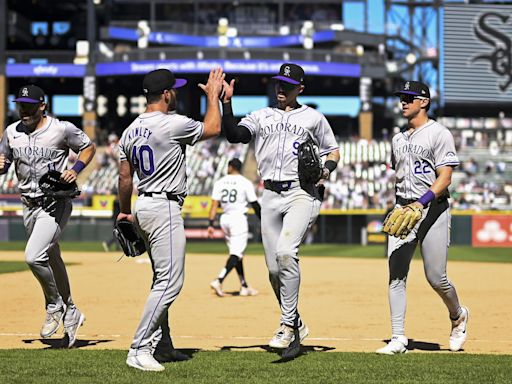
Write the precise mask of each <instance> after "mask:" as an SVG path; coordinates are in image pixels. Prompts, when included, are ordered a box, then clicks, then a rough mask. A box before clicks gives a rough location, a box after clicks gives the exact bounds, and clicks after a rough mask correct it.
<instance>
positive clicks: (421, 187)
mask: <svg viewBox="0 0 512 384" xmlns="http://www.w3.org/2000/svg"><path fill="white" fill-rule="evenodd" d="M391 160H392V166H393V168H394V169H395V171H396V193H397V197H401V198H404V199H406V200H409V201H413V200H417V199H419V198H420V197H421V196H422V195H423V194H424V193H426V192H427V190H428V189H429V188H430V187H431V186H432V184H434V182H435V180H436V179H437V176H436V172H435V171H436V169H438V168H440V167H444V166H452V167H455V166H457V165H458V164H459V160H458V158H457V154H456V151H455V145H454V141H453V136H452V134H451V132H450V131H449V130H448V129H447V128H446V127H444V126H442V125H441V124H439V123H437V122H436V121H434V120H428V121H427V123H425V124H424V125H423V126H421V127H419V128H416V129H415V130H414V131H413V132H412V133H407V132H401V133H398V134H396V135H395V136H394V137H393V141H392V159H391ZM450 220H451V216H450V208H449V201H448V199H447V198H446V196H442V197H438V198H436V199H434V200H433V201H432V202H431V203H430V204H429V205H428V207H426V208H425V209H424V212H423V217H422V219H421V220H420V221H419V222H418V224H417V225H416V226H415V227H414V228H413V230H412V232H411V233H410V234H409V235H408V236H407V238H405V239H400V238H396V237H393V236H389V242H388V257H389V275H390V276H389V304H390V309H391V328H392V334H393V336H395V335H405V309H406V283H407V274H408V272H409V264H410V262H411V259H412V257H413V255H414V251H415V249H416V245H417V244H418V243H419V244H420V248H421V256H422V258H423V263H424V268H425V275H426V277H427V280H428V282H429V283H430V285H431V286H432V288H433V289H434V290H435V291H436V292H437V293H438V294H439V296H440V297H441V298H442V300H443V302H444V304H445V306H446V307H447V309H448V312H449V314H450V317H451V318H453V319H455V318H457V317H458V316H459V315H460V313H461V311H462V310H461V306H460V304H459V299H458V296H457V292H456V290H455V287H454V286H453V284H452V283H451V282H450V280H449V279H448V277H447V275H446V263H447V257H448V246H449V244H450Z"/></svg>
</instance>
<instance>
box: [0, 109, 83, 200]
mask: <svg viewBox="0 0 512 384" xmlns="http://www.w3.org/2000/svg"><path fill="white" fill-rule="evenodd" d="M89 145H91V140H90V139H89V137H87V135H86V134H85V133H84V132H83V131H82V130H80V129H78V128H77V127H76V126H75V125H73V124H72V123H70V122H68V121H60V120H58V119H56V118H54V117H49V116H48V117H47V118H46V124H45V125H44V127H42V128H39V129H37V130H35V131H34V132H32V133H30V134H26V133H25V130H24V127H23V126H22V125H21V124H20V121H17V122H15V123H13V124H11V125H9V126H8V127H7V128H6V130H5V132H4V136H3V137H2V141H1V142H0V153H3V154H5V156H6V161H7V162H9V163H14V165H15V167H16V176H17V177H18V187H19V190H20V192H21V194H22V195H24V196H27V197H32V198H33V197H38V196H42V195H43V192H42V191H41V190H40V189H39V179H40V178H41V176H43V175H44V174H45V173H47V172H48V171H49V170H57V171H59V172H62V171H64V170H65V169H66V167H67V164H68V156H69V149H72V150H73V151H74V152H76V153H78V152H80V151H81V150H82V149H84V148H86V147H88V146H89Z"/></svg>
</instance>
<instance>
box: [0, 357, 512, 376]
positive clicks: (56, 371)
mask: <svg viewBox="0 0 512 384" xmlns="http://www.w3.org/2000/svg"><path fill="white" fill-rule="evenodd" d="M125 359H126V351H114V350H101V351H99V350H98V351H91V350H77V349H75V350H0V382H2V383H38V384H43V383H51V384H55V383H87V384H89V383H101V384H107V383H138V384H145V383H152V384H153V383H155V384H157V383H222V384H227V383H376V384H377V383H378V384H381V383H390V384H391V383H392V384H396V383H450V384H456V383H464V384H467V383H497V384H498V383H510V377H512V356H510V355H506V356H504V355H501V356H497V355H470V354H448V353H436V352H432V353H409V354H406V355H400V356H377V355H375V354H370V353H339V352H338V353H336V352H335V353H323V352H310V353H306V354H304V355H302V356H299V357H298V358H297V359H295V360H293V361H289V362H286V363H282V364H276V363H275V362H276V361H278V360H279V356H278V355H277V354H275V353H265V352H232V351H222V352H198V353H195V354H194V355H193V358H192V359H191V360H190V361H187V362H181V363H168V364H165V366H166V370H165V371H163V372H142V371H138V370H135V369H133V368H129V367H127V366H126V365H125Z"/></svg>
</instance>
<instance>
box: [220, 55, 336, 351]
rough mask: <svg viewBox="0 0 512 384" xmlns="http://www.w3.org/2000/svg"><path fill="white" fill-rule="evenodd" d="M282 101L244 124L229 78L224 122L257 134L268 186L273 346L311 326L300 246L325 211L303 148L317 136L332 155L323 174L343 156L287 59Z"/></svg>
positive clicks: (240, 132) (240, 133)
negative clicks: (306, 177)
mask: <svg viewBox="0 0 512 384" xmlns="http://www.w3.org/2000/svg"><path fill="white" fill-rule="evenodd" d="M273 78H274V80H275V92H276V97H277V106H276V107H275V108H270V107H268V108H262V109H259V110H257V111H254V112H252V113H250V114H249V115H247V116H245V117H244V118H243V119H242V120H241V121H240V122H239V123H238V124H237V122H236V120H235V118H234V116H233V111H232V107H231V97H232V96H233V91H234V84H235V82H234V80H232V81H231V83H230V84H227V82H224V96H223V104H222V105H223V117H222V122H223V125H224V130H225V133H226V138H227V139H228V141H229V142H231V143H249V142H250V141H251V140H253V139H254V143H255V151H256V161H257V164H258V171H259V173H260V176H261V178H262V179H263V181H264V187H265V190H264V192H263V196H262V201H261V207H262V208H261V234H262V238H263V246H264V248H265V260H266V263H267V267H268V270H269V276H270V283H271V285H272V288H273V289H274V292H275V295H276V297H277V300H278V302H279V305H280V309H281V320H280V327H279V328H278V329H277V330H276V332H275V333H274V336H273V337H272V339H271V340H270V342H269V346H271V347H273V348H280V349H283V348H287V347H288V346H289V345H290V343H291V342H292V341H293V340H294V339H295V335H294V334H295V332H294V330H296V329H298V331H299V335H300V341H303V340H304V338H305V337H306V336H307V335H308V333H309V330H308V328H307V327H306V325H305V324H304V323H303V322H302V320H301V318H300V316H299V313H298V311H297V304H298V300H299V285H300V269H299V245H300V244H301V242H302V241H303V239H304V237H305V235H306V232H307V230H308V228H309V227H310V226H311V225H312V224H313V223H314V222H315V220H316V218H317V216H318V213H319V211H320V204H321V201H320V195H319V193H318V190H317V188H316V187H315V186H314V185H311V186H308V185H301V183H300V181H299V176H300V175H299V173H298V160H297V153H298V152H297V150H298V148H299V146H300V144H301V143H303V142H305V141H307V140H313V141H314V142H315V143H316V145H317V146H318V148H319V153H320V155H322V156H324V155H327V159H326V161H325V164H324V168H323V171H322V176H321V177H322V178H323V179H327V178H328V177H329V174H330V173H331V172H332V171H334V170H335V169H336V166H337V163H338V161H339V158H340V155H339V150H338V143H337V142H336V139H335V138H334V134H333V132H332V129H331V127H330V125H329V123H328V122H327V119H326V118H325V117H324V116H323V115H322V114H321V113H320V112H318V111H317V110H315V109H312V108H310V107H308V106H306V105H301V104H299V102H298V101H297V96H299V94H301V93H302V92H303V91H304V70H303V69H302V68H301V67H300V66H298V65H296V64H292V63H286V64H283V65H282V66H281V68H280V70H279V74H278V75H277V76H274V77H273Z"/></svg>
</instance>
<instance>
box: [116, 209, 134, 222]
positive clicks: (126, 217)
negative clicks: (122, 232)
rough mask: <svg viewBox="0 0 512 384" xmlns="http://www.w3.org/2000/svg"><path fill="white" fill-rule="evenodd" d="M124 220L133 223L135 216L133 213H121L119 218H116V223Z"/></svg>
mask: <svg viewBox="0 0 512 384" xmlns="http://www.w3.org/2000/svg"><path fill="white" fill-rule="evenodd" d="M122 220H127V221H131V222H132V223H133V215H132V214H131V213H123V212H121V213H119V215H117V218H116V221H122Z"/></svg>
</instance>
